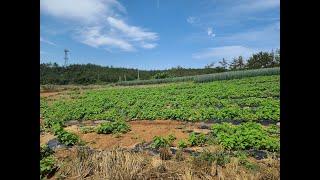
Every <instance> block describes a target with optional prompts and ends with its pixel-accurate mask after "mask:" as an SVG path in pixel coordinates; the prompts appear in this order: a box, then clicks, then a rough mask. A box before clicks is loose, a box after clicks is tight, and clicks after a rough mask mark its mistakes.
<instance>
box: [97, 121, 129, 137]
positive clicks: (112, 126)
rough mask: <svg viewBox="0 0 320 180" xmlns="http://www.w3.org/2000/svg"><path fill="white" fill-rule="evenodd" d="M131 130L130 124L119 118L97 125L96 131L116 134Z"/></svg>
mask: <svg viewBox="0 0 320 180" xmlns="http://www.w3.org/2000/svg"><path fill="white" fill-rule="evenodd" d="M128 131H130V125H129V124H128V123H126V122H125V121H122V120H119V121H115V122H106V123H102V124H100V126H98V127H97V129H96V132H97V133H98V134H111V133H113V134H116V133H126V132H128Z"/></svg>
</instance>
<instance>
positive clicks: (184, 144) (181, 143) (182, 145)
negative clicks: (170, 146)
mask: <svg viewBox="0 0 320 180" xmlns="http://www.w3.org/2000/svg"><path fill="white" fill-rule="evenodd" d="M187 146H188V144H187V143H186V142H185V141H184V140H180V141H179V142H178V147H179V148H180V149H183V148H186V147H187Z"/></svg>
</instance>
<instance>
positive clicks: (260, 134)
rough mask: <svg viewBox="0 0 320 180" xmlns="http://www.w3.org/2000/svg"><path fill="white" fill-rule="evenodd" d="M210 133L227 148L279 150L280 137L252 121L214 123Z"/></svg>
mask: <svg viewBox="0 0 320 180" xmlns="http://www.w3.org/2000/svg"><path fill="white" fill-rule="evenodd" d="M273 128H274V127H273ZM212 134H213V136H215V137H216V138H217V140H218V141H219V143H220V144H221V145H223V146H224V147H226V148H227V149H232V150H246V149H256V150H268V151H279V149H280V142H279V138H280V137H279V136H274V135H270V129H268V128H265V127H263V126H262V125H261V124H258V123H254V122H248V123H243V124H240V125H232V124H231V123H222V124H215V125H213V126H212Z"/></svg>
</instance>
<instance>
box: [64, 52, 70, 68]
mask: <svg viewBox="0 0 320 180" xmlns="http://www.w3.org/2000/svg"><path fill="white" fill-rule="evenodd" d="M68 52H70V51H69V50H68V49H64V66H65V67H66V66H67V63H68V59H69V58H68Z"/></svg>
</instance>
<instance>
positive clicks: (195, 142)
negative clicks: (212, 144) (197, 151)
mask: <svg viewBox="0 0 320 180" xmlns="http://www.w3.org/2000/svg"><path fill="white" fill-rule="evenodd" d="M206 141H207V137H206V135H205V134H203V133H200V134H196V133H194V132H192V133H190V135H189V138H188V143H189V144H190V145H191V146H203V145H205V143H206Z"/></svg>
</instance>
